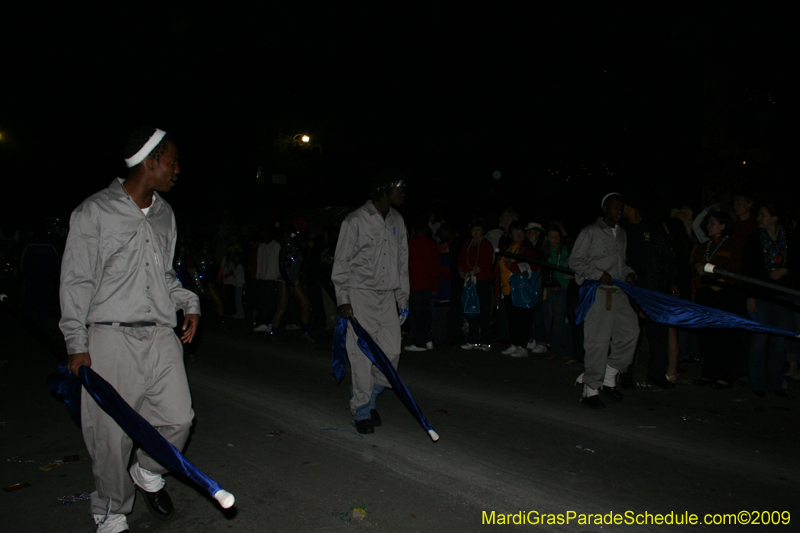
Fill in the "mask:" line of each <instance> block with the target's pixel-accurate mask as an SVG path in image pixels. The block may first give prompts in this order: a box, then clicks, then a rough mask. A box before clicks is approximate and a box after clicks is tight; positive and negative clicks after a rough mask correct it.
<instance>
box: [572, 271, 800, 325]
mask: <svg viewBox="0 0 800 533" xmlns="http://www.w3.org/2000/svg"><path fill="white" fill-rule="evenodd" d="M612 281H613V282H614V285H616V286H617V287H619V288H620V289H622V290H623V291H625V293H626V294H627V295H628V296H630V297H631V298H633V299H634V300H635V301H636V303H637V304H639V306H640V307H641V308H642V310H643V311H644V312H645V313H646V314H647V316H648V317H649V318H650V320H652V321H653V322H657V323H659V324H666V325H668V326H679V327H685V328H739V329H749V330H751V331H756V332H758V333H767V334H774V335H788V336H791V337H798V334H797V333H794V332H792V331H788V330H785V329H780V328H774V327H772V326H767V325H766V324H759V323H758V322H754V321H752V320H750V319H748V318H745V317H743V316H739V315H735V314H733V313H728V312H726V311H720V310H719V309H713V308H711V307H706V306H704V305H699V304H696V303H694V302H690V301H688V300H684V299H682V298H676V297H675V296H671V295H669V294H663V293H660V292H656V291H651V290H648V289H643V288H641V287H637V286H635V285H631V284H630V283H625V282H622V281H619V280H617V279H615V280H612ZM599 284H600V282H599V281H595V280H589V279H587V280H586V281H584V282H583V285H581V288H580V301H579V304H578V308H577V310H576V311H575V315H576V317H575V322H576V323H578V324H579V323H581V322H582V321H583V319H584V318H585V317H586V313H588V312H589V308H591V307H592V304H593V303H594V296H595V293H596V290H595V289H596V288H597V285H599Z"/></svg>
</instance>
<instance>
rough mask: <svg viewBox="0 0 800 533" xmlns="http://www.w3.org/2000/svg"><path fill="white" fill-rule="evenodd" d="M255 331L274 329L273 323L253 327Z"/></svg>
mask: <svg viewBox="0 0 800 533" xmlns="http://www.w3.org/2000/svg"><path fill="white" fill-rule="evenodd" d="M253 331H272V324H269V325H268V324H261V325H260V326H257V327H255V328H253Z"/></svg>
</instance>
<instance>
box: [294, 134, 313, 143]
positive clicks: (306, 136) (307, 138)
mask: <svg viewBox="0 0 800 533" xmlns="http://www.w3.org/2000/svg"><path fill="white" fill-rule="evenodd" d="M298 137H300V140H301V141H303V142H304V143H307V142H308V141H310V140H311V137H309V136H308V135H306V134H304V133H298V134H297V135H295V136H294V137H292V140H293V141H295V140H297V138H298Z"/></svg>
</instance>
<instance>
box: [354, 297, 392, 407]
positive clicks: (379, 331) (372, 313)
mask: <svg viewBox="0 0 800 533" xmlns="http://www.w3.org/2000/svg"><path fill="white" fill-rule="evenodd" d="M348 294H349V296H350V305H352V306H353V316H355V318H356V320H358V323H359V324H361V327H363V328H364V329H365V330H366V332H367V333H369V335H370V337H372V339H373V340H374V341H375V342H376V343H377V345H378V346H380V347H381V350H383V352H384V353H385V354H386V357H388V358H389V361H391V363H392V365H393V366H394V367H395V368H397V364H398V363H399V361H400V341H401V337H400V319H399V318H398V315H397V302H396V300H395V297H394V291H372V290H361V289H350V290H349V293H348ZM356 341H357V337H356V334H355V332H354V331H353V326H351V325H350V324H348V325H347V358H348V359H349V360H350V374H351V376H352V378H353V396H352V397H351V398H350V411H351V412H352V413H353V417H354V420H363V419H366V418H369V416H370V415H369V409H370V408H372V409H374V408H375V401H376V399H377V396H378V394H380V393H381V392H382V391H383V388H384V387H389V386H390V385H389V382H388V381H387V380H386V376H384V375H383V372H381V371H380V370H378V367H376V366H375V365H373V364H372V361H370V360H369V359H368V358H367V356H366V355H364V352H362V351H361V348H359V347H358V344H357V342H356Z"/></svg>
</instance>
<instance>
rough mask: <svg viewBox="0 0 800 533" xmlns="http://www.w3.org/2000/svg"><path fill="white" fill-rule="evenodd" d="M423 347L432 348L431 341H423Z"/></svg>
mask: <svg viewBox="0 0 800 533" xmlns="http://www.w3.org/2000/svg"><path fill="white" fill-rule="evenodd" d="M425 347H426V348H427V349H429V350H433V341H428V342H426V343H425Z"/></svg>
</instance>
